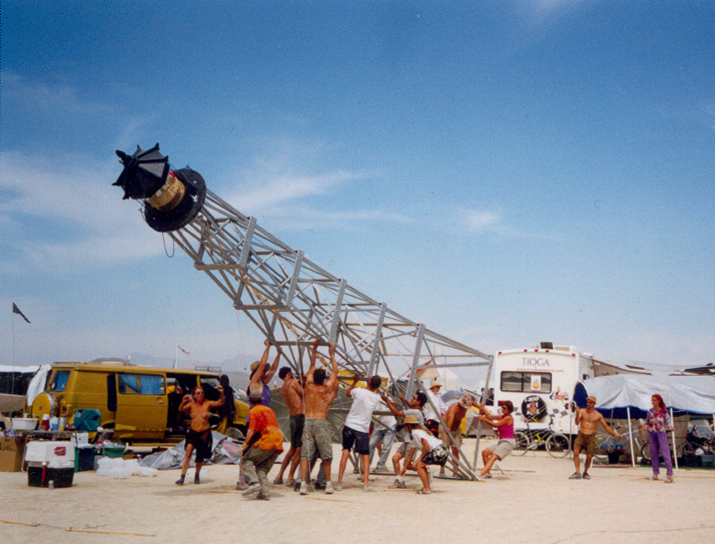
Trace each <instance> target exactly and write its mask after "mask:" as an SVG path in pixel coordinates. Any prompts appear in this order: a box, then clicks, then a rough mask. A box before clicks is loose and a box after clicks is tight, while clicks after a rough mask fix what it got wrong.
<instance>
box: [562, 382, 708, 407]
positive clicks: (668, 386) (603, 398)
mask: <svg viewBox="0 0 715 544" xmlns="http://www.w3.org/2000/svg"><path fill="white" fill-rule="evenodd" d="M656 393H658V394H660V395H661V396H662V397H663V400H664V401H665V404H666V406H668V408H672V409H673V410H675V411H678V412H689V413H696V414H708V415H712V414H715V378H713V377H712V376H664V375H651V376H643V375H628V374H617V375H614V376H602V377H600V378H593V379H591V380H586V381H583V382H580V383H579V384H578V385H577V386H576V393H575V395H574V398H575V400H576V403H577V404H578V405H579V406H585V405H586V403H585V400H586V396H588V395H594V396H595V397H596V399H597V401H598V402H597V405H596V408H597V409H598V410H599V411H604V412H605V411H611V410H614V411H617V412H618V411H624V410H625V409H626V408H628V407H630V408H631V410H633V409H637V410H642V411H644V412H645V411H648V410H649V409H650V408H652V406H653V405H652V403H651V397H652V396H653V395H654V394H656ZM631 415H632V416H635V414H634V413H633V412H631ZM614 417H619V416H618V415H616V416H614ZM623 417H625V416H623ZM635 417H642V416H641V415H639V416H635Z"/></svg>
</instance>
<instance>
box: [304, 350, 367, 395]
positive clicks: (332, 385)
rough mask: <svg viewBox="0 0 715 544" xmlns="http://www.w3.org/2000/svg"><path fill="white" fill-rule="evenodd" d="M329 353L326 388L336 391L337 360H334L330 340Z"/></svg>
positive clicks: (333, 351)
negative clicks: (328, 372) (328, 374)
mask: <svg viewBox="0 0 715 544" xmlns="http://www.w3.org/2000/svg"><path fill="white" fill-rule="evenodd" d="M328 353H329V354H330V377H329V378H328V381H327V382H326V385H327V386H328V389H329V390H330V391H334V392H335V393H337V392H338V362H337V361H336V360H335V342H331V344H330V348H329V349H328ZM311 364H312V363H311ZM356 378H357V376H356Z"/></svg>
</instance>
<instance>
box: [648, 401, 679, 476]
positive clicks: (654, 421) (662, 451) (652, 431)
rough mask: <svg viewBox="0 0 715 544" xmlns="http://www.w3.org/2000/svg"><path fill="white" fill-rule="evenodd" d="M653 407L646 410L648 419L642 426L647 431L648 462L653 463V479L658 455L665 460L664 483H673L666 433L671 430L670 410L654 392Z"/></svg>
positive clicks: (658, 468)
mask: <svg viewBox="0 0 715 544" xmlns="http://www.w3.org/2000/svg"><path fill="white" fill-rule="evenodd" d="M650 400H651V402H652V403H653V408H651V409H650V410H648V421H647V423H646V424H645V425H644V426H643V430H644V431H648V443H649V445H650V462H651V464H652V465H653V479H654V480H657V479H658V474H660V457H662V458H663V460H664V461H665V469H666V473H665V474H666V476H665V483H666V484H672V483H673V461H672V460H671V458H670V447H669V446H668V435H667V434H666V431H672V430H673V429H674V427H673V420H672V419H671V417H670V412H668V409H667V408H666V407H665V402H663V397H661V396H660V395H658V394H656V395H653V396H652V397H651V399H650Z"/></svg>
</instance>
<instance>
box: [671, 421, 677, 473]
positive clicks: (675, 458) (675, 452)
mask: <svg viewBox="0 0 715 544" xmlns="http://www.w3.org/2000/svg"><path fill="white" fill-rule="evenodd" d="M670 421H671V423H672V424H673V430H672V431H670V437H671V439H672V441H673V457H674V459H673V461H674V462H675V470H678V468H679V467H678V450H676V449H675V418H674V417H673V408H671V409H670Z"/></svg>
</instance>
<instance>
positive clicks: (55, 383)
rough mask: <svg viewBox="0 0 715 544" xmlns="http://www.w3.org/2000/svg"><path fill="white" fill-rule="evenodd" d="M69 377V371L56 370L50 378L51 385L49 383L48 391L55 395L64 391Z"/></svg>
mask: <svg viewBox="0 0 715 544" xmlns="http://www.w3.org/2000/svg"><path fill="white" fill-rule="evenodd" d="M69 377H70V371H69V370H58V371H57V372H55V375H54V376H53V377H52V383H50V391H53V392H55V393H58V392H61V391H64V390H65V387H67V380H68V379H69Z"/></svg>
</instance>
